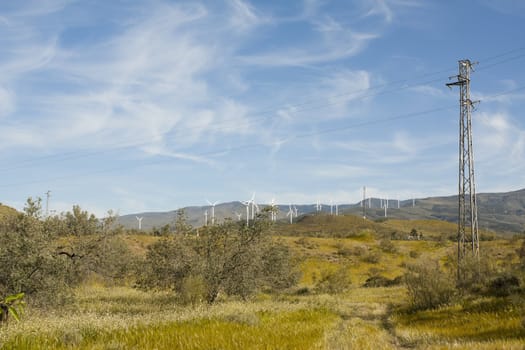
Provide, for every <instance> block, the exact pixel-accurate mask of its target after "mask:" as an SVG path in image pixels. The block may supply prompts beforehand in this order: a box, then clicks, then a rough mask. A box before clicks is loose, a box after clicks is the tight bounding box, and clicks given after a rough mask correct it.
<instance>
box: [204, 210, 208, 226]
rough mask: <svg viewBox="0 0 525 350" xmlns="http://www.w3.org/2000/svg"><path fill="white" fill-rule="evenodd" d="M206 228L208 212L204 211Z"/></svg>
mask: <svg viewBox="0 0 525 350" xmlns="http://www.w3.org/2000/svg"><path fill="white" fill-rule="evenodd" d="M204 226H208V211H207V210H205V211H204Z"/></svg>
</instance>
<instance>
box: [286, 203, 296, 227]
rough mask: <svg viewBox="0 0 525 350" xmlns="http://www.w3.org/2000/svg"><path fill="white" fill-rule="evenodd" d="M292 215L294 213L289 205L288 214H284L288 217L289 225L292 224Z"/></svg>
mask: <svg viewBox="0 0 525 350" xmlns="http://www.w3.org/2000/svg"><path fill="white" fill-rule="evenodd" d="M293 214H294V211H293V209H292V205H291V204H290V210H288V213H287V214H286V216H289V217H290V224H293Z"/></svg>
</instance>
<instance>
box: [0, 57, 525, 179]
mask: <svg viewBox="0 0 525 350" xmlns="http://www.w3.org/2000/svg"><path fill="white" fill-rule="evenodd" d="M524 50H525V47H520V48H516V49H512V50H509V51H506V52H503V53H500V54H496V55H492V56H489V57H486V58H484V59H482V60H480V61H481V62H490V61H491V60H495V59H498V58H501V57H504V56H507V55H510V54H514V53H516V52H520V51H524ZM523 57H525V53H523V54H520V55H517V56H512V57H510V58H507V59H504V60H499V61H496V62H494V63H491V64H488V65H484V64H483V63H482V64H480V65H479V67H478V68H477V69H476V71H479V70H485V69H489V68H492V67H495V66H498V65H501V64H504V63H508V62H511V61H515V60H517V59H520V58H523ZM453 70H456V68H455V67H454V68H452V67H451V68H450V69H441V70H437V71H434V72H430V73H425V74H422V75H418V76H415V78H410V79H409V78H407V79H399V80H395V81H392V82H388V83H383V84H378V85H374V86H372V87H368V88H363V89H358V90H354V91H351V92H348V93H342V94H337V95H332V96H326V97H324V98H323V99H322V100H327V99H328V100H332V102H329V103H326V102H325V103H319V102H317V103H316V101H315V100H309V101H306V102H302V103H296V104H291V105H285V106H283V105H281V106H280V107H275V108H272V109H263V110H262V111H260V112H255V113H250V114H248V115H249V116H250V117H251V119H249V120H247V122H248V123H251V124H253V125H252V126H251V127H254V125H255V124H256V123H257V122H259V121H265V120H267V119H268V116H269V117H270V118H275V117H276V116H277V115H276V114H277V113H278V112H279V111H280V110H283V109H287V108H288V109H294V113H301V112H305V111H313V110H319V109H323V108H325V107H331V106H336V105H338V104H342V103H345V102H348V100H349V99H355V98H370V97H375V96H380V95H386V94H390V93H395V92H399V91H402V90H407V89H411V88H414V87H417V86H421V85H425V84H432V83H435V82H441V81H443V79H442V78H441V77H440V78H436V79H432V80H425V81H422V82H415V83H413V84H406V83H407V82H408V81H414V80H415V79H418V78H419V79H421V78H425V77H431V76H435V75H440V74H443V73H448V72H451V71H453ZM401 84H405V85H402V86H399V87H394V88H390V89H387V90H381V91H378V92H373V91H375V90H379V89H381V88H384V87H388V86H395V85H401ZM363 92H366V93H365V94H361V93H363ZM339 99H340V100H339ZM334 100H335V101H334ZM319 101H321V100H319ZM308 106H309V107H308ZM300 107H303V108H300ZM257 116H260V117H259V118H253V117H257ZM234 121H235V120H234V119H229V120H228V119H226V120H222V121H220V122H219V125H215V126H210V127H208V128H207V130H206V131H207V132H208V133H209V132H218V131H221V130H229V129H232V125H223V126H221V124H230V123H232V122H234ZM196 128H198V127H194V128H191V127H185V130H191V129H196ZM177 131H178V129H175V130H174V131H171V132H168V133H166V134H162V135H154V136H153V137H155V136H166V135H168V134H170V133H175V132H177ZM151 138H152V137H148V138H147V139H144V140H141V141H138V142H127V143H121V144H114V145H110V146H109V147H106V148H105V149H102V150H85V151H80V150H78V151H71V152H65V153H59V154H52V155H47V156H41V157H37V158H32V159H27V160H22V161H19V162H16V163H14V164H10V165H9V166H7V167H0V172H6V171H12V170H17V169H21V168H27V167H30V166H33V165H35V164H41V163H45V162H47V161H49V160H53V161H65V160H70V159H78V158H86V157H90V156H96V155H100V154H107V153H111V152H118V151H120V150H125V149H130V148H139V147H142V146H147V145H151Z"/></svg>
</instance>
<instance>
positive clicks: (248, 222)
mask: <svg viewBox="0 0 525 350" xmlns="http://www.w3.org/2000/svg"><path fill="white" fill-rule="evenodd" d="M254 199H255V192H254V193H253V195H252V198H251V199H248V200H247V201H245V202H241V203H242V204H243V205H245V206H246V226H249V225H250V205H252V203H253V201H254Z"/></svg>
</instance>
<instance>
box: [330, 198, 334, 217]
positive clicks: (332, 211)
mask: <svg viewBox="0 0 525 350" xmlns="http://www.w3.org/2000/svg"><path fill="white" fill-rule="evenodd" d="M330 215H334V204H333V202H332V200H331V199H330Z"/></svg>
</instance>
